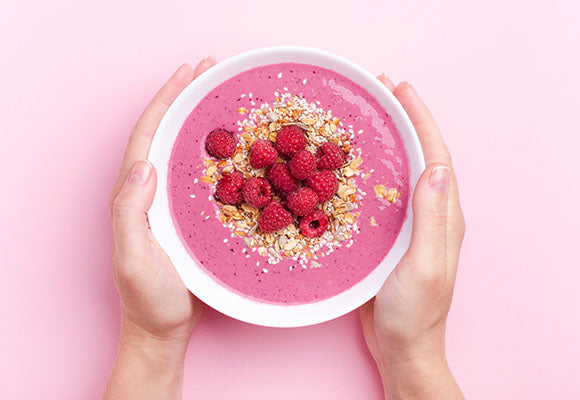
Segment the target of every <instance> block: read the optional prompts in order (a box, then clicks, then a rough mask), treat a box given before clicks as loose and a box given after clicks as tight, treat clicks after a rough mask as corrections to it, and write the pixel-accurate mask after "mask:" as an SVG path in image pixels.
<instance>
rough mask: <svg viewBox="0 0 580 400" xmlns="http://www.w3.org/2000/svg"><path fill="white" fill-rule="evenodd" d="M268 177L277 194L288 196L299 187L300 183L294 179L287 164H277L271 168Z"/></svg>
mask: <svg viewBox="0 0 580 400" xmlns="http://www.w3.org/2000/svg"><path fill="white" fill-rule="evenodd" d="M266 177H267V178H268V180H269V181H270V183H271V184H272V186H273V187H274V190H276V192H277V193H279V194H280V195H282V196H286V195H287V194H289V193H292V192H293V191H295V190H296V188H297V187H298V181H297V180H296V179H294V177H293V176H292V174H290V170H289V169H288V165H286V163H276V164H274V165H272V166H271V167H270V169H269V170H268V172H267V173H266Z"/></svg>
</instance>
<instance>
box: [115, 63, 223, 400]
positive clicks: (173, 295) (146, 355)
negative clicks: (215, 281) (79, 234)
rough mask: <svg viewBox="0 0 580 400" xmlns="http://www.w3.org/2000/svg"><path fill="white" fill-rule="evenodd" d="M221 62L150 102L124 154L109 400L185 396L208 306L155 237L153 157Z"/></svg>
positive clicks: (180, 74)
mask: <svg viewBox="0 0 580 400" xmlns="http://www.w3.org/2000/svg"><path fill="white" fill-rule="evenodd" d="M215 63H216V61H215V60H214V59H213V58H210V57H208V58H206V59H204V60H203V61H201V62H200V63H199V65H198V66H197V67H196V68H195V69H193V68H192V67H191V66H190V65H188V64H184V65H182V66H181V67H180V68H179V69H178V70H177V71H176V72H175V73H174V74H173V76H171V78H169V80H168V81H167V83H165V85H164V86H163V87H162V88H161V89H160V90H159V92H158V93H157V94H156V95H155V97H154V98H153V100H152V101H151V102H150V103H149V105H148V106H147V108H146V109H145V111H144V112H143V114H142V115H141V117H140V118H139V120H138V121H137V123H136V124H135V127H134V128H133V131H132V133H131V137H130V139H129V143H128V145H127V148H126V150H125V155H124V158H123V162H122V165H121V170H120V172H119V177H118V179H117V183H116V184H115V187H114V189H113V191H112V193H111V200H110V206H111V216H112V221H113V238H114V249H113V271H114V276H115V283H116V286H117V290H118V292H119V295H120V297H121V309H122V330H121V345H120V348H119V355H118V357H117V361H116V363H115V366H114V368H113V372H112V374H111V378H110V380H109V385H108V388H107V391H106V393H105V398H133V397H135V398H168V397H171V396H172V394H173V395H174V396H173V397H179V393H180V391H181V379H182V374H183V365H182V363H183V359H184V356H185V351H186V349H187V343H188V340H189V337H190V336H191V333H192V331H193V329H194V328H195V326H196V325H197V322H198V321H199V318H200V316H201V310H202V303H201V302H200V301H199V300H197V299H196V298H195V297H194V296H193V295H191V293H189V291H188V290H187V288H186V287H185V285H184V284H183V282H182V281H181V278H180V277H179V275H178V274H177V271H176V270H175V268H174V267H173V265H172V263H171V260H170V259H169V257H168V256H167V254H166V253H165V252H164V251H163V249H162V248H161V247H160V246H159V244H158V243H157V241H156V240H155V238H154V237H153V235H152V233H151V229H150V227H149V223H148V220H147V211H148V210H149V207H150V206H151V203H152V202H153V197H154V195H155V188H156V184H157V175H156V172H155V169H154V168H153V166H152V165H151V164H150V163H149V162H148V161H147V160H146V158H147V155H148V153H149V147H150V145H151V142H152V140H153V135H154V134H155V131H156V130H157V126H158V125H159V123H160V122H161V119H162V118H163V116H164V114H165V112H166V111H167V109H168V108H169V106H170V105H171V103H172V102H173V100H175V98H176V97H177V96H178V95H179V94H180V93H181V91H182V90H183V89H185V87H186V86H187V85H188V84H189V83H191V81H193V80H194V79H195V78H196V77H197V76H199V75H200V74H201V73H203V72H204V71H205V70H207V69H209V68H210V67H212V66H213V65H214V64H215ZM129 371H130V372H129ZM140 378H141V379H140ZM157 393H159V396H157Z"/></svg>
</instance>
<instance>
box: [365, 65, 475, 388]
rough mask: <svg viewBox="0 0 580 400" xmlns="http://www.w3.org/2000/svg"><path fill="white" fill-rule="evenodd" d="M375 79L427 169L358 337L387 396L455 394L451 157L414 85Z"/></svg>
mask: <svg viewBox="0 0 580 400" xmlns="http://www.w3.org/2000/svg"><path fill="white" fill-rule="evenodd" d="M379 80H381V81H382V82H383V83H384V84H385V85H386V86H387V87H388V88H389V89H390V90H391V91H393V92H394V94H395V96H396V97H397V99H398V100H399V102H400V103H401V105H402V106H403V108H404V109H405V111H406V112H407V114H408V115H409V117H410V119H411V121H412V123H413V125H414V126H415V129H416V130H417V135H418V137H419V140H420V142H421V146H422V148H423V152H424V154H425V162H426V165H427V167H426V169H425V171H424V172H423V174H422V175H421V177H420V179H419V181H418V182H417V185H416V187H415V192H414V195H413V215H414V220H413V235H412V239H411V245H410V246H409V249H408V251H407V253H406V254H405V255H404V256H403V258H402V259H401V261H400V262H399V264H398V265H397V266H396V268H395V269H394V271H393V272H392V273H391V275H390V276H389V277H388V279H387V281H386V282H385V284H384V285H383V287H382V288H381V290H380V291H379V293H378V294H377V296H376V297H375V299H373V300H371V301H370V302H368V303H367V304H365V305H364V306H363V307H362V308H361V321H362V325H363V330H364V334H365V339H366V342H367V345H368V347H369V350H370V351H371V354H372V355H373V357H374V359H375V361H376V363H377V366H378V368H379V371H380V373H381V377H382V380H383V386H384V388H385V396H386V397H387V398H388V399H399V398H405V399H407V398H417V399H420V398H426V399H427V398H428V399H439V398H444V399H455V398H463V395H462V394H461V391H460V389H459V387H458V386H457V384H456V383H455V380H454V379H453V376H452V375H451V371H450V370H449V367H448V365H447V360H446V356H445V322H446V317H447V313H448V312H449V307H450V305H451V298H452V296H453V287H454V285H455V276H456V272H457V264H458V258H459V251H460V248H461V243H462V241H463V235H464V232H465V221H464V218H463V213H462V211H461V206H460V204H459V196H458V191H457V182H456V179H455V175H454V173H453V169H452V164H451V157H450V155H449V152H448V151H447V148H446V146H445V143H444V142H443V139H442V138H441V135H440V133H439V129H438V128H437V125H436V123H435V120H434V119H433V116H432V115H431V113H430V111H429V110H428V109H427V107H426V105H425V104H424V103H423V101H422V100H421V99H420V98H419V96H418V95H417V92H416V91H415V89H414V88H413V87H412V86H411V85H410V84H408V83H407V82H403V83H401V84H399V85H398V86H397V87H395V86H394V84H393V83H392V82H391V81H390V80H389V79H388V78H387V77H386V76H385V75H384V74H383V75H381V76H379Z"/></svg>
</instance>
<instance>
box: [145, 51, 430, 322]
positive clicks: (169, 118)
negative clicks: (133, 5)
mask: <svg viewBox="0 0 580 400" xmlns="http://www.w3.org/2000/svg"><path fill="white" fill-rule="evenodd" d="M285 62H294V63H303V64H311V65H316V66H319V67H323V68H327V69H330V70H333V71H336V72H338V73H339V74H341V75H344V76H345V77H347V78H349V79H350V80H352V81H354V82H356V83H358V84H359V85H360V86H362V87H363V88H364V89H366V90H367V91H368V92H369V93H370V94H371V95H372V96H374V97H375V98H376V99H377V101H378V102H379V104H381V106H382V107H384V109H385V110H386V111H387V113H388V114H389V115H390V116H391V117H392V119H393V122H394V123H395V124H396V126H397V129H398V130H399V132H400V135H401V138H402V140H403V143H404V146H405V150H406V152H407V156H408V160H409V188H410V189H411V191H412V190H413V188H414V187H415V184H416V182H417V180H418V178H419V176H420V174H421V172H422V171H423V169H424V168H425V164H424V161H423V153H422V151H421V147H420V145H419V142H418V139H417V135H416V132H415V129H414V128H413V125H412V124H411V121H410V120H409V118H408V116H407V114H406V113H405V111H404V110H403V108H402V106H401V105H400V104H399V102H398V101H397V100H396V98H395V97H394V96H393V94H392V93H391V92H390V91H389V90H387V89H386V88H385V87H384V86H383V85H382V83H380V82H379V81H378V79H376V78H375V77H374V76H373V75H371V74H370V73H369V72H367V71H366V70H364V69H363V68H361V67H359V66H358V65H356V64H354V63H352V62H350V61H348V60H346V59H344V58H342V57H339V56H337V55H335V54H332V53H329V52H326V51H322V50H317V49H311V48H303V47H272V48H265V49H259V50H253V51H250V52H247V53H243V54H240V55H238V56H235V57H232V58H230V59H228V60H225V61H223V62H221V63H219V64H218V65H216V66H214V67H213V68H211V69H210V70H209V71H207V72H205V73H204V74H202V75H201V76H200V77H199V78H197V79H196V80H195V81H193V82H192V83H191V84H190V85H189V86H188V87H187V88H186V89H185V90H184V91H183V92H182V93H181V94H180V95H179V96H178V98H177V99H176V100H175V101H174V102H173V104H172V105H171V107H170V108H169V110H168V111H167V113H166V114H165V116H164V118H163V120H162V121H161V123H160V124H159V127H158V129H157V132H156V134H155V138H154V140H153V143H152V146H151V150H150V153H149V160H150V161H151V162H152V163H153V165H155V167H156V168H157V172H158V183H157V190H156V193H155V200H154V202H153V205H152V207H151V210H150V212H149V221H150V224H151V229H152V231H153V234H154V235H155V237H156V238H157V240H158V241H159V243H160V244H161V246H162V247H163V249H165V251H166V252H167V254H168V255H169V257H170V258H171V260H172V262H173V264H174V266H175V268H176V270H177V272H178V273H179V275H180V276H181V278H182V279H183V281H184V283H185V285H186V286H187V288H188V289H189V290H190V291H191V292H193V293H194V294H195V295H196V296H197V297H198V298H200V299H201V300H202V301H203V302H205V303H206V304H208V305H209V306H211V307H213V308H215V309H216V310H218V311H220V312H222V313H224V314H226V315H229V316H231V317H233V318H236V319H239V320H242V321H245V322H249V323H253V324H258V325H264V326H274V327H297V326H305V325H311V324H316V323H320V322H324V321H328V320H331V319H333V318H336V317H339V316H341V315H344V314H346V313H348V312H350V311H352V310H354V309H355V308H357V307H359V306H361V305H362V304H364V303H365V302H367V301H368V300H369V299H371V298H372V297H373V296H374V295H375V294H376V293H377V292H378V290H379V289H380V287H381V286H382V284H383V282H384V281H385V279H386V278H387V276H388V275H389V273H390V272H391V271H392V270H393V268H394V267H395V265H396V264H397V262H398V261H399V260H400V258H401V257H402V256H403V254H404V253H405V251H406V250H407V248H408V246H409V243H410V240H411V227H412V211H411V205H410V204H407V216H406V219H405V221H404V222H403V225H402V227H401V231H400V233H399V236H398V237H397V239H396V241H395V243H394V245H393V247H392V249H391V251H390V252H389V253H388V254H387V256H386V257H385V259H384V260H383V261H382V262H381V263H380V264H379V265H378V266H377V267H376V268H375V269H374V270H373V271H372V272H371V273H370V274H369V275H368V276H367V277H366V278H364V279H363V280H362V281H360V282H359V283H357V284H356V285H354V286H353V287H351V288H350V289H348V290H346V291H344V292H342V293H340V294H338V295H336V296H334V297H331V298H329V299H326V300H322V301H319V302H316V303H308V304H300V305H278V304H268V303H261V302H258V301H255V300H252V299H250V298H246V297H243V296H240V295H239V294H237V293H234V292H233V291H230V290H228V289H227V288H226V287H225V286H222V285H221V284H219V283H218V282H216V281H215V280H214V279H213V278H211V277H210V276H209V275H207V274H206V273H205V272H204V270H203V269H202V268H200V267H199V266H198V265H197V264H196V263H195V262H194V260H193V259H192V258H191V257H190V256H189V253H188V251H187V249H186V248H185V246H184V245H183V244H182V242H181V239H180V237H179V234H178V232H177V227H176V226H174V223H173V218H172V216H171V214H170V207H169V198H168V193H167V175H168V166H169V161H170V158H171V152H172V148H173V144H174V142H175V140H176V138H177V135H178V133H179V131H180V129H181V126H182V125H183V123H184V122H185V120H186V118H187V116H188V115H189V114H190V113H191V111H192V110H193V109H194V108H195V106H196V105H197V104H198V102H199V101H200V100H201V99H203V98H204V97H205V95H206V94H207V93H208V92H210V91H211V90H212V89H214V88H215V87H216V86H218V85H219V84H221V83H222V82H224V81H226V80H228V79H229V78H231V77H233V76H235V75H237V74H238V73H241V72H243V71H246V70H248V69H251V68H255V67H259V66H263V65H268V64H276V63H285ZM411 194H412V193H411ZM411 198H412V196H411V195H410V196H409V199H411ZM409 201H410V200H409Z"/></svg>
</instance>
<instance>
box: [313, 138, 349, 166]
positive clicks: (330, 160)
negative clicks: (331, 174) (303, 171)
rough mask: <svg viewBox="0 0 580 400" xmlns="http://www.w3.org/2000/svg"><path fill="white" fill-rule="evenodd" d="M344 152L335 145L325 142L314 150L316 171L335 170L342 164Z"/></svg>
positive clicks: (344, 158)
mask: <svg viewBox="0 0 580 400" xmlns="http://www.w3.org/2000/svg"><path fill="white" fill-rule="evenodd" d="M345 160H346V156H345V154H344V151H342V149H341V148H340V147H339V146H338V145H337V144H335V143H332V142H327V143H324V144H323V145H322V146H320V147H319V148H318V150H316V166H317V167H318V169H337V168H340V167H341V166H342V164H344V161H345Z"/></svg>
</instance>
